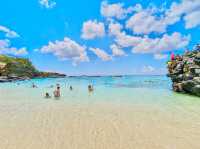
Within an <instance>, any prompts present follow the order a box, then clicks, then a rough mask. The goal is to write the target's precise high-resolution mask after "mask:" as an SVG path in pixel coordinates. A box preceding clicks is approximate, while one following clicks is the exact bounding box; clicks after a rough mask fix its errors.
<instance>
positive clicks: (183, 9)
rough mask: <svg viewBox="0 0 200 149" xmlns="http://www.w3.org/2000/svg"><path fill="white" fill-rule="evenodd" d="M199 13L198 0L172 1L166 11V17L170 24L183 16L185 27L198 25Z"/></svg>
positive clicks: (199, 23) (199, 5) (199, 22)
mask: <svg viewBox="0 0 200 149" xmlns="http://www.w3.org/2000/svg"><path fill="white" fill-rule="evenodd" d="M199 14H200V1H199V0H182V1H181V2H180V3H176V2H174V3H173V4H172V5H171V7H170V9H169V10H167V11H166V19H167V20H168V21H169V22H171V24H173V23H176V22H178V21H179V20H180V19H181V17H183V18H184V21H185V24H186V29H188V28H193V27H196V26H198V25H200V21H199V19H198V16H199Z"/></svg>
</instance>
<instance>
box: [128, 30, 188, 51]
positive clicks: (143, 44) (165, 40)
mask: <svg viewBox="0 0 200 149" xmlns="http://www.w3.org/2000/svg"><path fill="white" fill-rule="evenodd" d="M189 41H190V36H182V35H181V34H180V33H177V32H175V33H173V34H172V35H168V34H165V35H163V37H161V38H154V39H152V38H149V37H144V38H142V40H141V41H140V43H139V44H137V45H136V46H135V47H133V50H132V51H133V53H158V52H164V51H170V50H177V49H181V48H184V47H185V46H187V45H188V44H189Z"/></svg>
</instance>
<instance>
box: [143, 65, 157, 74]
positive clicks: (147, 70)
mask: <svg viewBox="0 0 200 149" xmlns="http://www.w3.org/2000/svg"><path fill="white" fill-rule="evenodd" d="M155 70H156V69H155V68H154V67H153V66H150V65H146V66H143V68H142V72H143V73H153V72H155Z"/></svg>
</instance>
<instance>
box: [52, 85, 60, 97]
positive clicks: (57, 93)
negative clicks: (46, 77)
mask: <svg viewBox="0 0 200 149" xmlns="http://www.w3.org/2000/svg"><path fill="white" fill-rule="evenodd" d="M53 94H54V97H56V98H58V97H60V87H59V86H58V87H57V88H56V90H55V91H54V92H53Z"/></svg>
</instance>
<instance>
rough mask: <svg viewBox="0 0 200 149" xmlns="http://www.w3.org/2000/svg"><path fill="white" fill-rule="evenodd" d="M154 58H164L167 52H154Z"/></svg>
mask: <svg viewBox="0 0 200 149" xmlns="http://www.w3.org/2000/svg"><path fill="white" fill-rule="evenodd" d="M154 58H155V59H157V60H161V59H166V58H167V54H160V53H156V54H154Z"/></svg>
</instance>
